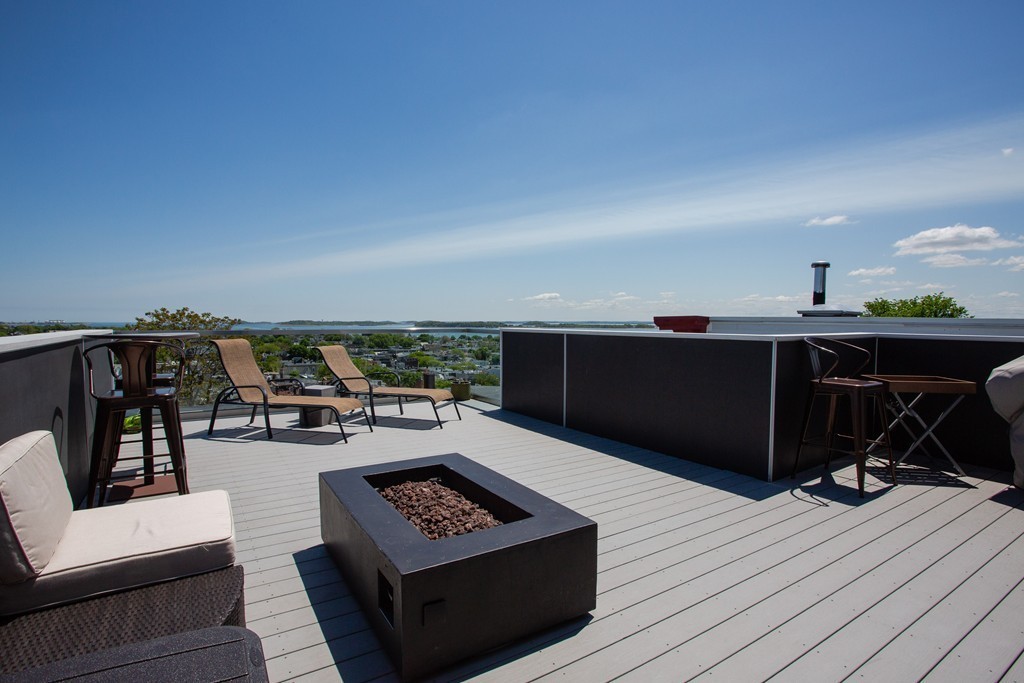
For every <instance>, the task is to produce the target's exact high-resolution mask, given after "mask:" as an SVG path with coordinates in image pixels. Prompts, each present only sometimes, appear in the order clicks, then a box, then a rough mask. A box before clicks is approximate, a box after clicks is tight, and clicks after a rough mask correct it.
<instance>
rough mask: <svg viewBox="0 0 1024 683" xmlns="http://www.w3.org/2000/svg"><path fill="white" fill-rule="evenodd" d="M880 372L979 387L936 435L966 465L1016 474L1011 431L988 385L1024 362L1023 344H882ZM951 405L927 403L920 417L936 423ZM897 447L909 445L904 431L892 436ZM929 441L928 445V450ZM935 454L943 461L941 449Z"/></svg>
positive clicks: (925, 341)
mask: <svg viewBox="0 0 1024 683" xmlns="http://www.w3.org/2000/svg"><path fill="white" fill-rule="evenodd" d="M878 343H879V353H878V362H879V369H878V372H879V373H881V374H901V375H914V374H921V375H941V376H944V377H952V378H954V379H965V380H971V381H974V382H977V383H978V393H977V394H975V395H973V396H967V397H966V398H965V399H964V400H963V401H962V402H961V403H960V405H958V406H957V407H956V408H955V409H954V411H953V412H952V413H950V415H949V417H947V418H946V420H945V421H944V422H943V423H942V424H940V425H939V427H938V428H937V429H936V430H935V433H936V435H938V437H939V439H940V440H941V441H942V443H943V445H944V446H946V448H947V449H949V452H950V453H951V454H952V455H953V457H954V458H956V459H957V460H958V461H959V462H961V463H972V464H975V465H982V466H984V467H991V468H994V469H999V470H1012V469H1013V460H1012V459H1011V457H1010V443H1009V436H1008V425H1007V424H1006V422H1005V421H1004V420H1003V419H1002V418H1001V417H999V415H997V414H996V412H995V411H994V410H992V404H991V403H989V400H988V395H987V394H986V393H985V380H987V379H988V376H989V373H991V372H992V369H993V368H996V367H999V366H1000V365H1002V364H1004V363H1007V362H1009V361H1011V360H1013V359H1015V358H1019V357H1020V356H1024V340H1021V341H1019V342H1015V341H1006V342H1001V341H979V340H972V339H949V338H941V339H927V338H921V337H917V338H914V339H893V338H887V337H882V338H880V339H879V340H878ZM946 405H948V397H925V398H924V399H922V401H921V403H920V404H919V412H920V413H921V414H922V415H923V416H924V417H925V419H926V421H930V420H932V419H933V418H934V417H935V416H936V415H938V414H939V413H940V412H941V411H942V409H943V408H944V407H945V406H946ZM893 438H894V439H896V443H897V445H905V442H906V441H907V439H906V436H905V434H904V433H903V432H902V431H901V430H897V432H896V433H895V434H894V435H893ZM929 441H930V440H926V441H925V444H926V446H927V444H928V443H929ZM931 451H932V452H934V453H935V454H937V455H938V456H939V457H940V458H943V462H945V458H944V456H942V454H941V452H939V451H938V449H936V448H934V447H933V448H931Z"/></svg>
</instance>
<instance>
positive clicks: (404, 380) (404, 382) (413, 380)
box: [399, 370, 423, 387]
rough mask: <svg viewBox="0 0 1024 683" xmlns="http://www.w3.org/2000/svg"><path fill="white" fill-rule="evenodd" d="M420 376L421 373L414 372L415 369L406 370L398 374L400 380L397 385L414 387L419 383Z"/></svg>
mask: <svg viewBox="0 0 1024 683" xmlns="http://www.w3.org/2000/svg"><path fill="white" fill-rule="evenodd" d="M422 377H423V375H421V374H420V373H418V372H416V371H415V370H407V371H405V372H402V373H400V374H399V378H400V380H401V384H400V385H399V386H403V387H414V386H416V385H417V384H419V382H420V378H422Z"/></svg>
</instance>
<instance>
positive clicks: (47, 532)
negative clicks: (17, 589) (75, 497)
mask: <svg viewBox="0 0 1024 683" xmlns="http://www.w3.org/2000/svg"><path fill="white" fill-rule="evenodd" d="M73 508H74V505H73V504H72V502H71V495H70V494H69V493H68V485H67V480H65V478H64V471H63V470H62V469H61V466H60V460H59V459H58V457H57V445H56V444H55V443H54V441H53V434H51V433H50V432H44V431H36V432H29V433H28V434H22V435H21V436H18V437H15V438H13V439H11V440H10V441H8V442H7V443H5V444H3V445H2V446H0V584H15V583H20V582H22V581H26V580H28V579H31V578H33V577H35V576H38V575H39V574H40V572H42V571H43V570H44V569H45V568H46V566H47V563H49V562H50V559H51V557H52V556H53V554H54V551H55V550H56V549H57V545H58V543H59V542H60V540H61V537H62V536H63V535H64V530H65V527H66V526H67V524H68V520H70V519H71V512H72V509H73Z"/></svg>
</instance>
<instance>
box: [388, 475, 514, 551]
mask: <svg viewBox="0 0 1024 683" xmlns="http://www.w3.org/2000/svg"><path fill="white" fill-rule="evenodd" d="M380 495H381V496H383V497H384V500H386V501H388V502H389V503H391V504H392V505H394V506H395V509H396V510H398V511H399V512H401V513H402V516H403V517H405V518H406V519H407V520H409V522H411V523H412V525H413V526H415V527H416V528H417V529H419V530H420V533H422V534H423V535H424V536H426V537H427V538H429V539H430V540H431V541H436V540H437V539H439V538H451V537H452V536H459V535H461V534H468V533H470V532H471V531H480V530H481V529H491V528H493V527H496V526H500V525H501V522H500V521H498V520H497V519H495V517H494V515H492V514H491V513H490V512H488V511H487V510H484V509H483V508H481V507H480V506H479V505H477V504H476V503H473V502H471V501H469V500H467V499H466V497H465V496H464V495H462V494H461V493H459V492H458V491H453V490H452V489H450V488H448V487H447V486H445V485H444V484H442V483H441V482H440V481H437V480H436V479H431V480H427V481H407V482H403V483H401V484H395V485H394V486H388V487H387V488H385V489H382V490H381V491H380Z"/></svg>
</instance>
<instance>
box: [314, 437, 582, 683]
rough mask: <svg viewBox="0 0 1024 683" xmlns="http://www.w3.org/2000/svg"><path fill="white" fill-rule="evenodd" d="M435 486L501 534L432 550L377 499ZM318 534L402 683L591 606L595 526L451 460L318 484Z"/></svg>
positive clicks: (376, 469)
mask: <svg viewBox="0 0 1024 683" xmlns="http://www.w3.org/2000/svg"><path fill="white" fill-rule="evenodd" d="M432 477H438V478H439V479H440V480H441V482H442V483H443V484H444V485H446V486H448V487H449V488H452V489H455V490H456V491H458V492H459V493H461V494H462V495H464V496H465V497H466V498H468V499H469V500H471V501H473V502H475V503H477V504H478V505H480V506H481V507H483V508H485V509H486V510H488V511H490V512H491V513H492V514H493V515H494V516H495V517H497V518H498V519H499V520H501V521H502V522H503V524H502V525H501V526H498V527H495V528H493V529H484V530H481V531H474V532H472V533H468V534H464V535H462V536H455V537H453V538H443V539H439V540H436V541H431V540H428V539H427V537H426V536H424V535H423V534H422V533H420V532H419V531H418V530H417V529H416V528H415V527H414V526H413V525H412V524H411V523H410V522H408V521H407V520H406V519H405V518H404V517H403V516H402V515H401V514H400V513H399V512H398V510H396V509H395V508H394V507H393V506H392V505H391V504H389V503H388V502H387V501H385V500H384V499H383V498H382V497H381V496H380V494H379V493H378V492H377V489H380V488H384V487H387V486H391V485H393V484H398V483H402V482H405V481H410V480H424V479H429V478H432ZM320 529H321V535H322V537H323V540H324V544H325V545H326V546H327V550H328V552H329V553H330V555H331V557H332V558H333V559H334V562H335V563H336V564H337V565H338V568H339V569H340V570H341V573H342V575H343V576H344V577H345V580H346V581H347V582H348V584H349V587H350V588H351V590H352V592H353V594H354V595H355V597H356V599H357V600H358V601H359V603H360V605H361V606H362V608H363V611H364V612H365V614H366V617H367V619H368V620H369V621H370V624H371V625H372V626H373V629H374V631H376V633H377V635H378V637H379V638H380V640H381V644H382V645H383V647H384V649H385V651H387V652H388V654H389V655H390V656H391V659H392V661H393V662H394V664H395V667H396V668H397V669H398V672H399V674H400V675H401V676H402V678H403V679H405V680H408V679H412V678H417V677H419V676H423V675H425V674H428V673H430V672H432V671H435V670H437V669H440V668H443V667H445V666H447V665H449V664H452V663H454V662H456V661H458V660H460V659H463V658H465V657H469V656H471V655H474V654H478V653H480V652H483V651H485V650H488V649H490V648H493V647H495V646H498V645H502V644H504V643H508V642H510V641H512V640H515V639H517V638H521V637H523V636H526V635H529V634H531V633H534V632H536V631H539V630H542V629H544V628H547V627H550V626H554V625H555V624H558V623H560V622H563V621H566V620H568V619H572V618H574V617H578V616H581V615H583V614H586V613H587V612H589V611H591V610H593V609H594V608H595V606H596V604H597V524H596V523H595V522H593V521H591V520H589V519H587V518H586V517H583V516H582V515H580V514H577V513H575V512H573V511H572V510H570V509H568V508H566V507H564V506H562V505H559V504H558V503H556V502H554V501H552V500H550V499H548V498H545V497H544V496H542V495H540V494H539V493H537V492H535V491H532V490H530V489H528V488H526V487H525V486H522V485H520V484H517V483H516V482H514V481H512V480H511V479H508V478H506V477H504V476H502V475H500V474H498V473H497V472H494V471H492V470H490V469H488V468H486V467H484V466H482V465H479V464H477V463H475V462H473V461H472V460H469V459H468V458H465V457H463V456H462V455H459V454H457V453H451V454H448V455H440V456H434V457H429V458H418V459H414V460H404V461H399V462H393V463H387V464H383V465H371V466H368V467H355V468H351V469H347V470H338V471H335V472H323V473H321V474H320Z"/></svg>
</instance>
